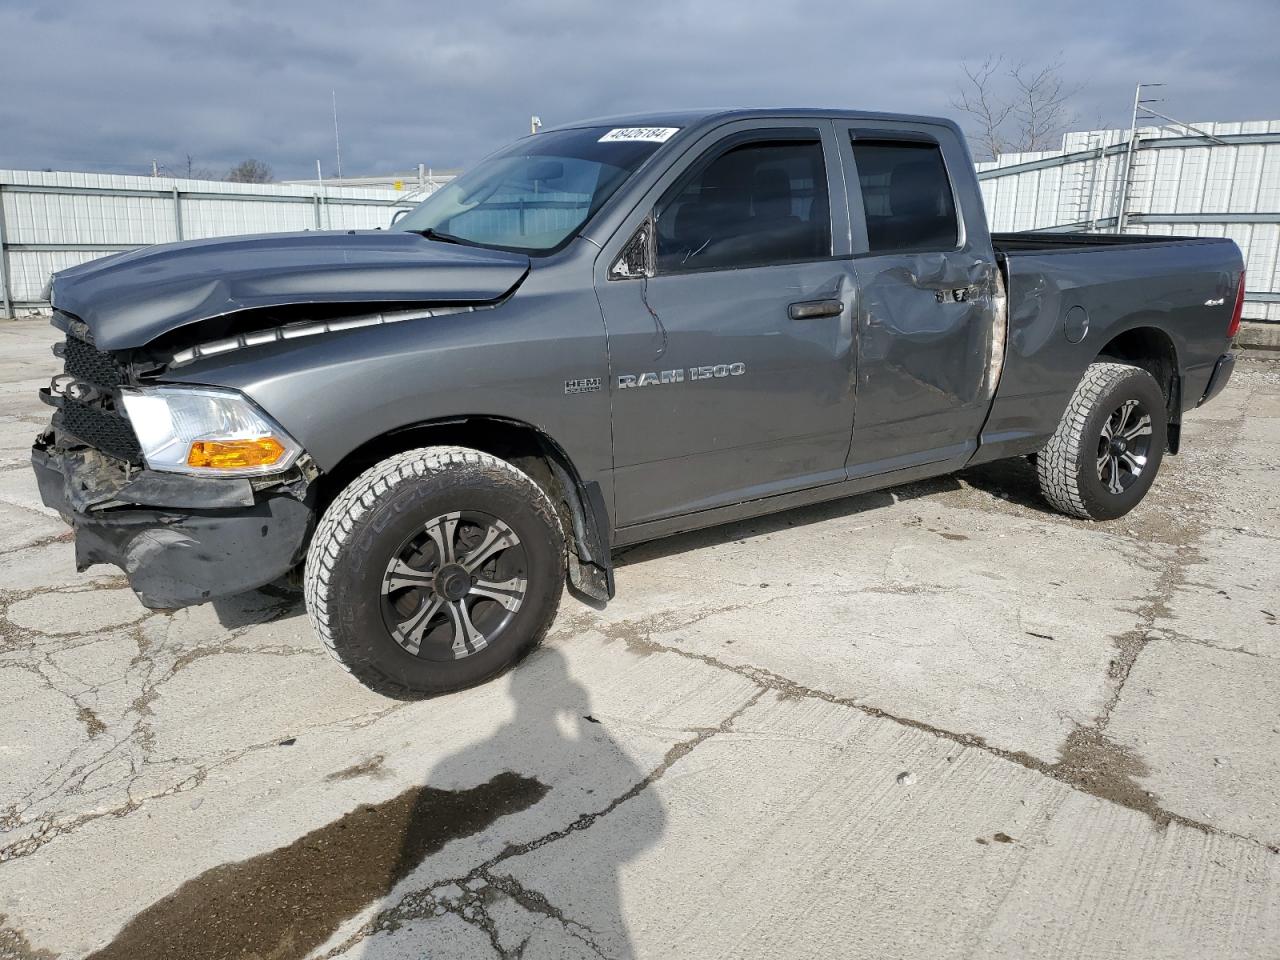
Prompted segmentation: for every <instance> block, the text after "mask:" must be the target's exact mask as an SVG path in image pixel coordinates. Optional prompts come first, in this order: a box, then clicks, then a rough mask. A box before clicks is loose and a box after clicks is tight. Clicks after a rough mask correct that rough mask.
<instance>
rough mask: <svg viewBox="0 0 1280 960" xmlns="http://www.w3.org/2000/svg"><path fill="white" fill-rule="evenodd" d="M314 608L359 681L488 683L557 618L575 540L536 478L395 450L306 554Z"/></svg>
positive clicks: (452, 450) (337, 505)
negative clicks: (569, 542) (568, 544)
mask: <svg viewBox="0 0 1280 960" xmlns="http://www.w3.org/2000/svg"><path fill="white" fill-rule="evenodd" d="M305 581H306V582H305V586H306V596H307V611H308V613H309V614H310V617H311V621H312V625H313V626H314V627H315V630H316V633H317V634H318V635H319V636H320V638H321V640H323V641H324V643H325V646H326V647H328V649H329V652H330V653H332V654H333V656H334V657H335V658H336V659H337V660H338V662H339V663H341V664H342V665H343V666H344V667H345V668H346V669H347V670H348V671H350V672H351V674H352V675H353V676H355V677H356V679H358V680H359V681H360V682H361V683H363V684H365V685H366V686H368V687H370V688H371V689H373V690H376V691H378V692H380V693H383V694H386V695H388V696H394V697H399V698H402V699H410V698H415V697H423V696H431V695H434V694H439V693H447V692H450V691H453V690H458V689H461V688H463V687H468V686H472V685H474V684H477V683H481V682H483V681H485V680H487V679H489V678H490V677H493V676H495V675H496V674H498V673H500V672H502V671H503V670H504V669H506V668H507V667H509V666H510V665H511V664H513V663H515V662H516V661H517V660H519V659H520V658H521V657H523V656H524V655H525V654H526V653H528V652H529V650H531V649H532V648H533V647H534V646H535V645H536V644H537V643H538V641H539V640H541V639H542V637H543V635H544V634H545V633H546V631H547V629H548V628H549V627H550V626H551V622H552V620H553V619H554V618H555V614H556V610H557V608H558V606H559V603H560V593H561V589H562V586H563V581H564V536H563V534H562V532H561V529H560V523H559V521H558V519H557V518H556V514H555V510H554V508H553V507H552V504H551V501H550V500H549V499H548V498H547V495H546V494H545V493H544V492H543V491H542V489H541V488H540V487H539V486H538V485H537V484H536V483H535V482H534V481H533V480H532V479H530V478H529V477H528V476H527V475H525V474H524V473H522V472H520V471H519V470H517V469H516V468H515V467H513V466H512V465H511V464H509V463H507V462H505V461H503V460H499V459H497V458H496V457H492V456H489V455H488V454H484V453H480V452H479V451H476V450H469V449H466V448H462V447H428V448H424V449H421V450H411V451H409V452H407V453H403V454H400V455H398V456H395V457H391V458H390V459H388V460H384V461H383V462H382V463H380V464H378V465H377V466H375V467H372V468H371V469H369V470H368V471H366V472H365V473H363V474H362V475H361V476H359V477H358V478H357V479H356V480H355V481H353V482H352V484H351V485H350V486H349V487H347V489H346V490H344V491H343V492H342V494H341V495H340V496H339V497H338V498H337V499H336V500H335V501H334V502H333V504H332V505H331V506H330V507H329V509H328V510H327V511H325V515H324V517H323V519H322V520H321V522H320V525H319V527H318V528H317V530H316V535H315V538H314V539H313V540H312V543H311V548H310V550H309V551H308V554H307V565H306V574H305Z"/></svg>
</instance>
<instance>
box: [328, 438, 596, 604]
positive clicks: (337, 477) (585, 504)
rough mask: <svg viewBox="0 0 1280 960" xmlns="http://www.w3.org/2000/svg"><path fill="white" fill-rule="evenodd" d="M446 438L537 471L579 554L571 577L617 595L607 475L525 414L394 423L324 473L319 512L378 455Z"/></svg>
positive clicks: (590, 591) (585, 587)
mask: <svg viewBox="0 0 1280 960" xmlns="http://www.w3.org/2000/svg"><path fill="white" fill-rule="evenodd" d="M439 445H456V446H462V447H470V448H471V449H473V450H479V451H481V452H483V453H488V454H490V455H492V456H495V457H498V458H500V459H502V460H505V461H507V462H508V463H510V464H512V465H514V466H515V467H517V468H518V469H520V470H521V471H523V472H524V473H525V474H527V475H528V476H529V477H531V478H532V479H533V481H534V482H535V483H537V484H538V485H539V486H540V487H542V489H543V490H544V491H545V492H546V494H547V496H548V497H550V499H551V502H552V503H554V504H555V505H556V510H557V512H558V513H559V514H560V520H561V523H562V525H563V527H564V530H565V532H566V539H567V540H568V542H569V546H570V553H571V555H572V556H571V557H570V564H569V573H570V585H571V586H572V587H575V588H577V590H578V591H580V592H582V593H585V594H586V595H587V596H588V597H589V598H591V599H595V600H600V601H604V600H607V599H610V598H612V596H613V566H612V563H611V562H610V558H609V549H610V543H611V538H612V524H611V522H610V517H609V512H608V507H607V504H606V503H605V499H604V495H603V492H602V491H601V488H600V485H599V483H597V482H595V481H587V480H584V479H583V478H582V475H581V474H580V472H579V471H578V469H577V468H576V467H575V466H574V464H573V461H572V460H571V459H570V457H569V455H568V453H566V452H565V449H564V447H563V446H562V445H561V444H559V443H558V442H556V441H555V440H554V439H553V438H552V437H551V436H550V435H548V434H547V433H546V432H545V431H543V430H540V429H539V428H538V427H536V426H534V425H533V424H530V423H527V422H525V421H522V420H515V419H509V418H505V417H496V416H491V415H474V416H472V415H466V416H454V417H447V418H441V419H438V420H427V421H423V422H420V423H415V424H410V425H408V426H403V427H397V428H395V429H392V430H388V431H387V432H385V433H382V434H380V435H378V436H376V437H373V438H371V439H369V440H367V441H365V442H364V443H362V444H360V445H359V446H358V447H356V448H355V449H353V450H351V451H350V452H349V453H348V454H347V455H346V456H344V457H343V458H342V460H340V461H339V462H338V463H337V464H335V465H334V467H333V469H331V470H329V471H328V472H326V473H325V474H323V475H322V476H321V477H320V478H319V480H318V484H319V495H318V500H317V505H316V509H317V512H318V513H323V512H324V510H325V509H327V508H328V506H329V504H330V503H332V502H333V500H334V499H335V498H336V497H337V496H338V494H339V493H340V492H341V491H342V490H343V489H344V488H345V487H346V486H347V485H348V484H350V483H351V481H353V480H354V479H355V478H356V477H358V476H359V475H360V474H361V473H363V472H364V471H365V470H367V469H368V468H369V467H371V466H373V465H374V464H375V463H378V462H380V461H382V460H385V459H386V458H387V457H390V456H394V455H395V454H397V453H403V452H404V451H406V450H412V449H414V448H415V447H429V446H439ZM575 558H576V560H577V564H575V563H574V559H575ZM578 567H587V568H591V567H594V568H596V571H598V573H595V571H592V570H590V569H585V570H584V569H576V568H578ZM584 578H585V580H584ZM601 594H604V595H601Z"/></svg>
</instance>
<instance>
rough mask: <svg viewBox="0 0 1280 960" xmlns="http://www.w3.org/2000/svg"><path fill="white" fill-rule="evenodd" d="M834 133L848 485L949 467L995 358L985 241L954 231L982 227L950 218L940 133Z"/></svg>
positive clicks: (983, 398) (948, 144) (965, 452)
mask: <svg viewBox="0 0 1280 960" xmlns="http://www.w3.org/2000/svg"><path fill="white" fill-rule="evenodd" d="M837 129H838V130H840V132H841V134H840V135H841V140H842V143H841V149H842V151H848V152H847V153H844V156H845V158H846V181H847V184H848V190H849V194H848V200H849V206H850V214H851V216H850V219H851V222H852V225H853V237H854V239H853V244H854V256H853V259H852V261H851V263H852V269H853V273H854V275H855V277H856V280H857V287H858V318H857V406H858V409H857V416H856V419H855V424H854V431H853V442H852V445H851V446H850V450H849V476H850V477H851V478H857V477H863V476H871V475H874V474H881V473H889V472H892V471H894V470H898V469H903V468H907V467H913V466H918V465H921V464H927V463H944V462H950V463H953V464H956V465H958V464H959V463H962V462H963V461H964V460H966V459H967V458H968V457H969V456H971V455H972V453H973V451H974V450H975V449H976V448H977V437H978V434H979V432H980V431H981V427H982V424H983V422H984V420H985V419H986V415H987V411H988V409H989V406H990V400H991V390H992V388H993V386H994V384H993V383H992V382H991V378H990V375H991V373H992V371H993V370H994V369H995V368H994V367H993V365H992V360H993V356H994V352H993V351H999V350H1002V349H1003V342H1002V341H1001V340H1000V338H999V336H998V335H997V331H995V329H994V323H993V319H994V317H995V316H996V300H997V290H998V288H997V284H996V280H997V275H996V269H997V268H996V264H995V262H994V257H993V255H992V252H991V244H990V240H989V238H988V237H987V235H986V233H985V230H983V231H982V232H981V235H972V232H968V231H966V230H965V224H966V222H969V223H983V222H985V221H984V220H983V219H982V212H981V210H980V209H978V210H976V211H975V210H961V209H960V207H959V205H958V204H957V200H956V194H955V191H954V189H953V186H952V181H951V178H950V177H949V176H948V166H949V165H950V166H953V168H954V164H955V163H961V162H963V163H967V162H968V159H967V156H966V155H965V153H964V151H963V150H962V149H961V148H960V144H959V142H958V141H957V140H956V139H955V137H954V133H953V132H952V131H951V130H950V129H949V128H944V127H939V128H938V129H937V131H936V133H935V134H928V133H924V132H921V131H895V130H892V129H885V128H879V129H877V128H874V127H873V128H871V129H866V128H855V127H853V126H852V125H849V124H837ZM849 161H852V162H851V163H850V162H849ZM970 202H976V198H974V199H971V201H970ZM962 213H963V214H964V215H963V216H962V215H961V214H962Z"/></svg>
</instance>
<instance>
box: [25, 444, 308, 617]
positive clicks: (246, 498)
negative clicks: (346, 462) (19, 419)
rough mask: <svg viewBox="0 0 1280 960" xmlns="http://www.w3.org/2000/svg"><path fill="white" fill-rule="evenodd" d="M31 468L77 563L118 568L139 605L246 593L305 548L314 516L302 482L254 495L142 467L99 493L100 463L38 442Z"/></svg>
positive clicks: (183, 603) (246, 487)
mask: <svg viewBox="0 0 1280 960" xmlns="http://www.w3.org/2000/svg"><path fill="white" fill-rule="evenodd" d="M31 464H32V467H33V468H34V469H35V474H36V482H37V483H38V484H39V486H40V498H41V499H42V500H43V501H44V503H45V505H46V506H48V507H52V508H53V509H55V510H57V511H58V513H59V514H61V515H62V518H63V519H64V520H65V521H66V522H67V523H69V524H71V526H72V528H73V529H74V530H75V536H76V568H77V569H78V570H84V569H86V568H88V567H89V566H91V565H93V564H95V563H110V564H113V565H114V566H117V567H119V568H120V569H121V570H123V571H124V572H125V575H126V576H127V577H128V578H129V586H131V587H132V588H133V590H134V592H135V593H136V594H137V595H138V598H139V599H140V600H141V601H142V602H143V604H145V605H146V606H148V607H152V608H158V609H172V608H175V607H187V606H191V605H193V604H197V603H205V602H206V601H209V600H216V599H218V598H220V597H227V596H231V595H233V594H237V593H243V592H244V591H246V590H252V589H254V588H255V587H260V586H262V585H264V584H267V583H270V582H271V581H272V580H275V579H277V578H278V577H281V576H283V575H284V574H285V573H287V572H288V571H289V570H291V569H293V568H294V567H295V566H297V565H298V564H299V563H301V562H302V560H303V558H304V556H305V554H306V546H307V542H308V540H309V537H310V533H311V529H312V525H313V523H314V519H315V513H314V510H313V509H312V505H311V503H310V502H309V500H310V498H309V497H308V496H307V495H306V494H307V491H306V484H305V482H303V481H301V480H299V481H298V482H297V483H296V484H293V485H291V486H283V487H277V488H272V489H266V490H262V489H259V490H257V491H255V490H254V488H253V487H252V486H251V485H250V484H249V482H248V481H224V480H219V479H207V478H201V477H186V476H182V475H179V474H162V473H155V472H152V471H142V472H141V474H139V475H138V476H137V477H136V478H135V479H134V480H132V481H131V482H128V483H125V484H123V485H118V486H114V485H112V486H111V487H110V493H109V494H107V495H104V493H103V486H104V485H103V482H102V476H101V475H102V474H103V473H104V471H105V469H107V468H104V467H103V466H102V465H101V463H95V462H94V461H93V460H91V459H86V458H85V457H82V456H77V455H72V454H68V453H66V452H64V451H60V450H58V449H57V448H55V447H51V446H48V445H47V444H46V443H45V442H44V440H43V438H42V439H41V440H38V441H37V442H36V444H35V446H34V447H32V450H31ZM104 497H105V498H104Z"/></svg>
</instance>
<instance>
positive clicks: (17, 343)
mask: <svg viewBox="0 0 1280 960" xmlns="http://www.w3.org/2000/svg"><path fill="white" fill-rule="evenodd" d="M53 339H54V332H53V331H52V330H51V329H50V328H48V327H47V326H45V325H44V324H43V323H40V322H34V321H24V322H15V323H6V324H0V957H7V956H13V957H23V958H31V957H59V956H61V957H81V956H86V955H91V954H92V955H96V956H100V957H129V958H147V957H166V958H173V957H183V958H186V957H252V956H264V957H265V956H272V957H301V956H315V957H320V956H324V957H342V958H346V960H356V958H360V960H375V958H376V960H383V958H386V960H390V958H417V957H422V956H430V957H433V958H435V957H486V956H523V957H528V958H535V957H577V956H582V957H595V956H607V957H622V956H633V955H634V956H651V957H663V958H668V957H697V958H712V957H757V956H778V957H810V956H822V957H830V956H839V957H867V958H872V957H874V958H898V957H901V958H933V957H937V958H943V957H946V958H951V957H954V958H961V957H974V958H977V957H983V958H985V957H1010V958H1013V957H1019V958H1021V957H1031V958H1037V960H1038V958H1051V957H1063V958H1066V957H1084V956H1087V957H1090V958H1105V957H1115V958H1121V957H1124V958H1133V957H1153V958H1155V957H1160V958H1164V957H1187V958H1197V960H1198V958H1204V957H1215V958H1226V957H1277V956H1280V853H1278V852H1277V851H1278V850H1280V800H1278V799H1277V797H1280V710H1278V709H1277V704H1280V625H1278V617H1280V575H1278V574H1277V570H1278V569H1280V565H1278V564H1277V560H1278V559H1280V520H1277V506H1280V476H1278V474H1277V470H1278V468H1280V363H1264V362H1250V363H1246V364H1242V365H1241V368H1240V369H1238V371H1237V373H1236V378H1235V380H1234V381H1233V383H1232V384H1231V386H1230V388H1229V389H1228V391H1227V392H1226V393H1225V394H1224V395H1223V396H1222V397H1220V398H1219V399H1218V400H1217V401H1216V402H1215V403H1214V404H1213V405H1211V406H1210V407H1207V408H1206V409H1204V410H1202V411H1198V412H1196V413H1195V414H1193V415H1192V416H1190V417H1189V418H1188V421H1187V423H1186V425H1185V427H1184V441H1183V443H1184V450H1183V453H1182V454H1180V455H1179V456H1177V457H1172V458H1166V460H1165V463H1164V467H1163V468H1162V471H1161V475H1160V478H1159V479H1158V481H1157V483H1156V486H1155V488H1154V491H1153V493H1152V494H1151V495H1150V496H1149V497H1148V499H1147V501H1146V502H1145V503H1143V504H1142V505H1141V506H1140V507H1139V509H1138V510H1136V511H1135V512H1134V513H1133V514H1131V515H1130V516H1129V517H1126V518H1123V519H1121V520H1120V521H1117V522H1113V523H1110V524H1103V525H1094V524H1087V523H1083V522H1078V521H1074V520H1069V519H1067V518H1064V517H1060V516H1057V515H1055V514H1052V513H1049V512H1048V511H1047V509H1046V508H1045V507H1044V506H1043V505H1042V504H1041V502H1040V501H1039V499H1038V496H1037V494H1036V491H1035V484H1034V477H1033V476H1032V474H1031V472H1030V470H1029V468H1028V467H1027V465H1026V464H1025V463H1023V462H1021V461H1019V462H1013V463H1008V464H993V465H990V466H987V467H984V468H979V469H977V470H973V471H970V472H968V473H966V474H963V475H961V476H960V477H958V478H949V479H945V480H939V481H936V482H930V483H925V484H917V485H914V486H911V487H908V488H903V489H899V490H895V491H890V492H885V493H879V494H870V495H866V496H862V497H857V498H853V499H850V500H846V501H841V502H838V503H835V504H827V505H823V506H820V507H814V508H810V509H804V510H797V511H791V512H789V513H785V514H781V515H778V516H775V517H770V518H765V519H763V520H759V521H754V522H748V523H743V524H737V525H733V526H728V527H722V528H718V529H715V530H710V531H704V532H701V533H697V534H690V535H686V536H682V537H679V538H676V539H674V540H669V541H663V542H658V543H654V544H649V545H643V546H640V547H637V548H634V549H632V550H630V551H629V552H627V553H626V554H624V555H621V556H620V557H619V558H618V561H619V563H620V567H619V570H618V594H619V595H618V598H617V599H616V600H615V601H614V602H611V603H610V604H609V605H608V606H607V607H606V608H605V609H604V610H602V611H595V610H591V609H589V608H587V607H584V606H582V605H580V604H578V603H577V602H575V601H573V600H571V599H569V598H566V600H565V603H564V606H563V608H562V612H561V615H560V618H559V620H558V621H557V623H556V626H555V627H554V628H553V631H552V634H551V636H550V637H549V639H548V641H547V642H546V644H545V645H544V646H543V648H541V649H540V651H538V652H537V653H535V654H534V655H533V656H532V657H531V658H530V659H529V660H527V661H526V662H525V663H524V664H522V665H521V666H520V667H519V668H518V669H517V670H515V671H514V672H513V673H511V674H510V675H508V676H507V677H505V678H502V679H500V680H498V681H496V682H494V683H492V684H490V685H488V686H486V687H483V688H480V689H477V690H473V691H469V692H467V693H463V694H459V695H455V696H451V697H446V698H443V699H439V700H434V701H429V702H425V703H415V704H405V703H395V702H391V701H387V700H383V699H380V698H379V697H377V696H375V695H373V694H371V693H368V692H367V691H365V690H364V689H362V688H361V687H359V686H358V685H356V684H355V683H354V682H353V681H352V680H351V679H350V678H349V677H348V676H347V675H346V674H344V673H343V672H342V671H341V670H340V669H339V668H338V667H337V665H336V664H334V663H333V662H332V661H331V660H330V659H329V657H328V656H327V654H325V653H324V651H323V650H322V649H321V647H320V645H319V643H318V642H317V641H316V640H315V639H314V638H313V637H312V635H311V632H310V630H309V627H308V624H307V621H306V617H305V615H304V612H303V609H302V607H301V605H300V603H299V601H298V600H297V598H296V597H294V596H293V595H291V594H289V593H288V592H285V591H283V590H280V589H276V588H271V589H268V590H266V591H262V592H259V593H255V594H252V595H249V596H246V597H243V598H239V599H237V600H235V601H233V602H226V603H219V604H216V605H209V606H205V607H199V608H193V609H189V610H184V611H179V612H177V613H173V614H156V613H151V612H149V611H147V610H145V609H144V608H142V607H141V606H140V605H139V604H138V603H137V601H136V600H135V599H134V598H133V596H132V594H131V593H130V592H129V591H128V590H127V588H126V587H125V585H124V583H123V580H122V578H121V577H119V576H118V575H117V572H116V571H114V570H113V569H111V568H105V567H99V568H94V569H93V570H91V571H89V572H88V573H86V574H77V573H76V572H75V570H74V567H73V564H72V558H71V545H70V543H69V541H68V537H67V535H66V529H65V527H64V526H63V525H62V524H61V522H60V521H59V520H57V519H56V518H54V517H52V516H50V515H49V513H48V512H47V511H45V510H44V509H43V508H42V507H40V505H39V501H38V497H37V495H36V493H35V490H34V485H33V483H32V481H31V479H30V474H29V469H28V468H27V466H26V451H27V448H28V446H29V444H30V440H31V437H32V436H33V435H34V433H35V432H36V431H37V430H38V429H39V428H40V426H41V425H42V424H43V423H44V422H45V421H46V419H47V411H46V409H45V408H43V407H42V406H41V405H40V404H39V403H38V402H37V401H36V399H35V395H34V392H35V389H36V388H37V387H38V386H39V385H41V384H43V383H44V382H47V379H48V376H49V375H50V374H51V373H52V372H53V371H54V369H55V366H56V362H55V361H54V359H53V358H52V357H51V356H50V355H49V351H48V348H49V344H50V343H52V342H53ZM95 951H97V953H96V954H95Z"/></svg>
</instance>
